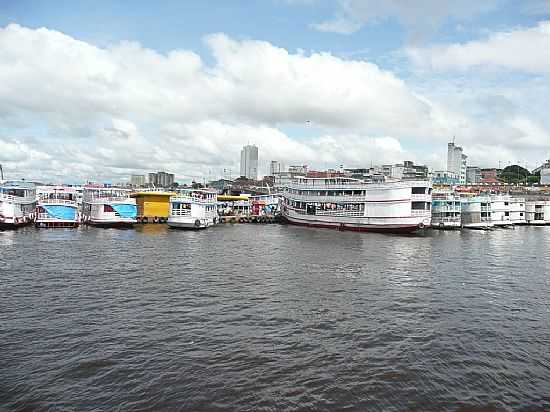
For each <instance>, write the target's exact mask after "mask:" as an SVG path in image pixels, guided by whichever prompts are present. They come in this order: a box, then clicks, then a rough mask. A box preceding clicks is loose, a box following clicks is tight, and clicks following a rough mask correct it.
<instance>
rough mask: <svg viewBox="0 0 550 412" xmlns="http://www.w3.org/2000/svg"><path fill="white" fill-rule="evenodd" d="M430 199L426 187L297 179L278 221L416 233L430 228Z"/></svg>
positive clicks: (286, 192)
mask: <svg viewBox="0 0 550 412" xmlns="http://www.w3.org/2000/svg"><path fill="white" fill-rule="evenodd" d="M431 193H432V187H431V183H430V182H428V181H385V182H380V183H378V182H366V181H363V180H359V179H353V178H346V177H330V178H308V177H298V178H296V179H294V180H293V181H292V182H291V183H289V184H288V186H287V187H286V188H285V190H284V192H283V205H282V217H283V219H284V220H286V221H287V222H288V223H291V224H295V225H302V226H311V227H321V228H334V229H339V230H353V231H365V232H366V231H372V232H396V233H407V232H414V231H416V230H418V229H422V228H424V227H427V226H429V225H430V222H431V203H432V195H431Z"/></svg>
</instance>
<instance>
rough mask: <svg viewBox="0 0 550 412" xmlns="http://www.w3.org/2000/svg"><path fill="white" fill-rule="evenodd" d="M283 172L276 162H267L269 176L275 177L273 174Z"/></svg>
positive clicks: (280, 165) (279, 163)
mask: <svg viewBox="0 0 550 412" xmlns="http://www.w3.org/2000/svg"><path fill="white" fill-rule="evenodd" d="M282 171H283V165H282V164H281V162H279V161H277V160H272V161H271V162H269V176H275V173H281V172H282Z"/></svg>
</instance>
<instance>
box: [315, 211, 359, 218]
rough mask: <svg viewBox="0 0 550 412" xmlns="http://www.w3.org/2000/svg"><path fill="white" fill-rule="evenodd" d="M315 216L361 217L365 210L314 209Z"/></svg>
mask: <svg viewBox="0 0 550 412" xmlns="http://www.w3.org/2000/svg"><path fill="white" fill-rule="evenodd" d="M315 215H317V216H335V217H363V216H365V212H362V211H350V210H316V211H315Z"/></svg>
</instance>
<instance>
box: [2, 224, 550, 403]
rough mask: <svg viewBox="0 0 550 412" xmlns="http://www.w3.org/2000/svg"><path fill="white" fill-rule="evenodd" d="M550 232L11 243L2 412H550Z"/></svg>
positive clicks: (57, 237)
mask: <svg viewBox="0 0 550 412" xmlns="http://www.w3.org/2000/svg"><path fill="white" fill-rule="evenodd" d="M549 250H550V227H519V228H516V229H515V230H511V229H508V230H506V229H502V230H494V231H491V232H475V231H462V232H433V233H430V232H427V233H426V234H423V235H413V236H394V235H379V234H360V233H349V232H337V231H332V230H322V229H321V230H316V229H308V228H298V227H293V226H283V225H260V226H257V225H235V226H231V225H225V226H218V227H215V228H211V229H208V230H205V231H198V232H188V231H178V230H171V229H168V228H167V227H166V226H164V225H146V226H138V227H137V228H136V229H134V230H132V229H130V230H128V229H127V230H117V229H97V228H80V229H78V230H63V229H61V230H55V229H54V230H51V229H42V230H36V229H34V228H25V229H22V230H18V231H5V232H0V274H1V275H0V410H21V411H41V410H44V411H46V410H52V411H73V410H75V411H88V410H94V411H114V410H123V411H126V410H128V411H149V410H181V411H200V410H208V411H216V410H220V411H221V410H242V411H275V410H319V411H322V410H326V411H335V410H384V411H393V410H395V411H401V410H419V411H429V410H433V411H441V410H452V411H454V410H461V411H492V410H514V411H515V410H526V411H531V410H550V300H549V291H550V284H549V283H550V254H549V252H548V251H549Z"/></svg>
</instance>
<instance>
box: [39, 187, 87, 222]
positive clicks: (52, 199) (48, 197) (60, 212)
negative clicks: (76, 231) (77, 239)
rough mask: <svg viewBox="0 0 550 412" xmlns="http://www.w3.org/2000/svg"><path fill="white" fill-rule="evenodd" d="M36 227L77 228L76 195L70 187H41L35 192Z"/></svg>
mask: <svg viewBox="0 0 550 412" xmlns="http://www.w3.org/2000/svg"><path fill="white" fill-rule="evenodd" d="M37 198H38V205H37V206H36V222H35V224H36V226H37V227H77V226H78V222H79V217H78V204H77V193H76V190H75V189H74V188H72V187H65V186H41V187H38V190H37Z"/></svg>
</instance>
